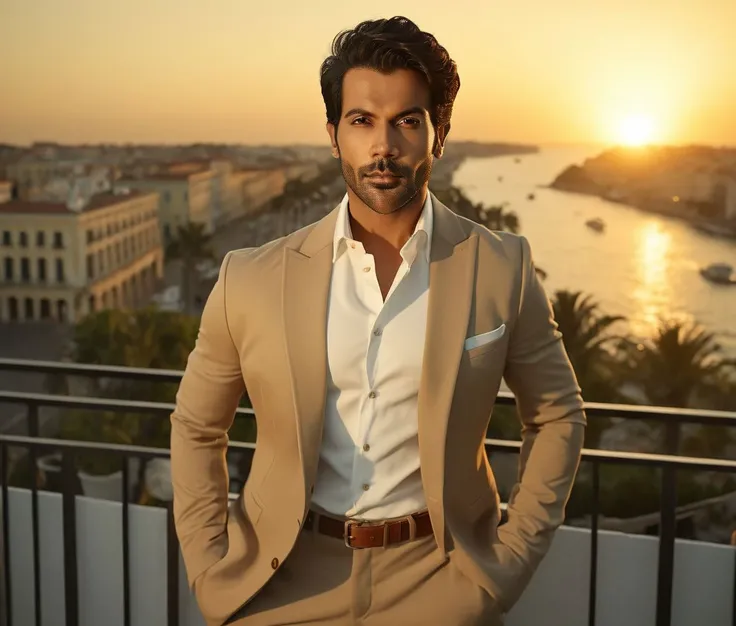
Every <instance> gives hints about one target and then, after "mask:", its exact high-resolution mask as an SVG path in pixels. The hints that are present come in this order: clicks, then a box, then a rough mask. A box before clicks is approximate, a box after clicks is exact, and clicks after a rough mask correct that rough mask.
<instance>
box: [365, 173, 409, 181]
mask: <svg viewBox="0 0 736 626" xmlns="http://www.w3.org/2000/svg"><path fill="white" fill-rule="evenodd" d="M367 178H368V180H372V181H373V182H377V183H390V182H393V181H396V180H399V179H400V178H401V176H394V175H393V174H373V175H371V176H368V177H367Z"/></svg>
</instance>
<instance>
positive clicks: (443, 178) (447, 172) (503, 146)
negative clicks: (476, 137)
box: [429, 141, 539, 190]
mask: <svg viewBox="0 0 736 626" xmlns="http://www.w3.org/2000/svg"><path fill="white" fill-rule="evenodd" d="M538 152H539V146H535V145H529V144H512V143H480V142H474V141H457V142H450V141H448V143H447V147H446V152H445V154H444V155H442V158H441V159H439V160H438V161H436V162H435V164H434V167H433V169H432V176H431V178H430V182H429V185H430V188H431V189H433V190H435V189H439V190H447V189H449V188H450V187H452V179H453V177H454V175H455V172H456V171H457V169H458V168H459V167H460V166H461V165H462V164H463V163H464V162H465V160H466V159H470V158H473V159H475V158H493V157H502V156H523V155H525V154H536V153H538Z"/></svg>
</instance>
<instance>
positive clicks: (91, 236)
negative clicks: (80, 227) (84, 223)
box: [87, 230, 95, 243]
mask: <svg viewBox="0 0 736 626" xmlns="http://www.w3.org/2000/svg"><path fill="white" fill-rule="evenodd" d="M94 240H95V234H94V233H93V232H92V231H91V230H88V231H87V243H92V242H93V241H94Z"/></svg>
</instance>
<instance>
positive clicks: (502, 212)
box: [434, 187, 521, 233]
mask: <svg viewBox="0 0 736 626" xmlns="http://www.w3.org/2000/svg"><path fill="white" fill-rule="evenodd" d="M434 194H435V195H436V196H437V198H438V199H439V201H440V202H442V203H443V204H445V205H447V206H448V207H451V208H452V210H453V211H454V212H455V213H457V214H458V215H462V216H463V217H467V218H468V219H470V220H473V221H474V222H478V223H479V224H483V225H484V226H485V227H486V228H489V229H491V230H505V231H507V232H510V233H518V232H519V231H520V230H521V223H520V222H519V216H518V215H516V213H514V212H513V211H506V206H507V204H506V203H504V204H499V205H494V206H490V207H486V206H485V205H484V204H483V203H482V202H473V201H471V200H470V198H468V196H466V195H465V193H464V192H463V191H462V190H461V189H459V188H458V187H449V188H447V189H443V188H438V189H436V190H434Z"/></svg>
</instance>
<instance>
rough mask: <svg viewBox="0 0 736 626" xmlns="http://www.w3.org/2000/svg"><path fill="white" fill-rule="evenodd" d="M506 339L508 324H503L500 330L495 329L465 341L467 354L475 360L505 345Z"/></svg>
mask: <svg viewBox="0 0 736 626" xmlns="http://www.w3.org/2000/svg"><path fill="white" fill-rule="evenodd" d="M505 339H506V324H501V325H500V326H499V327H498V328H494V329H493V330H490V331H488V332H487V333H481V334H480V335H475V336H474V337H468V338H467V339H466V340H465V354H466V355H467V357H468V358H469V359H471V360H473V359H475V358H476V357H478V356H479V355H481V354H485V353H486V352H488V351H490V350H493V349H494V348H497V347H499V346H500V345H502V344H505V343H506V342H505Z"/></svg>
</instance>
